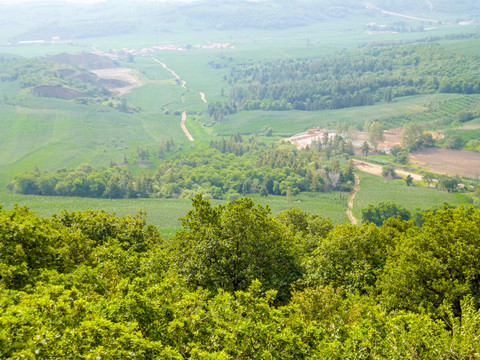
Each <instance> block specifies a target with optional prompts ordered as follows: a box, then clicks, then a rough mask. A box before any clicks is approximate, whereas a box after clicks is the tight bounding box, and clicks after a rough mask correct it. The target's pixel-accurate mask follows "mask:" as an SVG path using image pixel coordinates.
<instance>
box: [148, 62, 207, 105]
mask: <svg viewBox="0 0 480 360" xmlns="http://www.w3.org/2000/svg"><path fill="white" fill-rule="evenodd" d="M152 59H153V60H154V61H156V62H157V63H159V64H160V65H162V67H163V68H164V69H165V70H168V71H169V72H170V73H171V74H172V75H173V76H174V77H175V79H176V80H178V81H180V86H181V87H182V88H184V89H185V90H187V91H190V90H192V89H190V88H188V87H187V82H186V81H185V80H183V79H182V78H181V77H180V76H178V74H177V73H176V72H175V71H173V70H172V69H170V68H169V67H168V66H167V64H165V63H163V62H161V61H160V60H158V59H157V58H155V57H153V56H152ZM199 94H200V98H201V99H202V101H203V102H204V103H206V102H207V99H206V98H205V93H203V92H201V91H200V92H199Z"/></svg>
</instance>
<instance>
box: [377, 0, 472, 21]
mask: <svg viewBox="0 0 480 360" xmlns="http://www.w3.org/2000/svg"><path fill="white" fill-rule="evenodd" d="M368 2H369V3H372V4H374V5H376V6H378V7H381V8H384V9H385V10H390V11H399V12H401V11H420V12H422V13H429V12H442V13H449V14H460V13H464V14H470V15H471V16H473V17H475V16H479V15H480V2H479V1H478V0H456V1H451V0H420V1H419V0H402V1H398V0H371V1H368Z"/></svg>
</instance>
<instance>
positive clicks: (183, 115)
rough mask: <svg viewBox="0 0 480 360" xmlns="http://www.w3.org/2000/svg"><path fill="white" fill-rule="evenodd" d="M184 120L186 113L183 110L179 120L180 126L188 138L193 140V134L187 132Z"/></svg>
mask: <svg viewBox="0 0 480 360" xmlns="http://www.w3.org/2000/svg"><path fill="white" fill-rule="evenodd" d="M185 120H187V113H186V112H185V111H184V112H183V113H182V121H180V126H181V127H182V130H183V132H184V133H185V135H186V136H187V138H188V140H190V141H195V139H194V138H193V136H192V135H191V134H190V133H189V132H188V130H187V127H186V126H185Z"/></svg>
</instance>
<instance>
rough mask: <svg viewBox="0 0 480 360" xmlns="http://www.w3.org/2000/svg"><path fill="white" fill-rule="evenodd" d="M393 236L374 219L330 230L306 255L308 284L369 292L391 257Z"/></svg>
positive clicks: (354, 291)
mask: <svg viewBox="0 0 480 360" xmlns="http://www.w3.org/2000/svg"><path fill="white" fill-rule="evenodd" d="M390 242H391V239H390V236H386V234H385V233H383V232H382V230H381V229H380V228H378V227H377V226H376V225H375V224H372V223H364V224H362V226H356V225H352V224H343V225H340V226H337V227H336V228H335V229H334V230H332V231H330V232H329V233H328V235H327V237H326V238H325V239H324V240H323V241H321V242H320V244H319V246H318V247H317V248H316V249H315V250H314V251H313V252H312V254H311V255H310V256H307V257H306V259H305V263H304V267H305V276H304V278H305V283H306V284H307V285H308V286H332V287H333V288H335V289H336V288H339V287H343V288H344V289H345V290H346V291H347V292H350V293H356V292H365V291H366V289H367V288H369V287H371V286H373V285H374V284H375V281H376V273H377V271H378V270H380V269H382V268H383V266H384V264H385V261H386V259H387V253H388V251H387V247H388V246H391V243H390Z"/></svg>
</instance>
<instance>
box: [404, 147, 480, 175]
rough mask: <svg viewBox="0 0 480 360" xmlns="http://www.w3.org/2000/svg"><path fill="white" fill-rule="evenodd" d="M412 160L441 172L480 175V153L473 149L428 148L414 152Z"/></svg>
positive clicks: (433, 170)
mask: <svg viewBox="0 0 480 360" xmlns="http://www.w3.org/2000/svg"><path fill="white" fill-rule="evenodd" d="M411 162H412V163H414V164H417V165H419V166H421V167H424V168H427V169H429V170H431V171H432V172H435V173H439V174H446V175H452V176H454V175H460V176H465V177H469V178H477V177H479V176H480V154H479V153H476V152H473V151H466V150H449V149H443V148H437V147H433V148H427V149H423V150H420V151H416V152H414V153H412V154H411Z"/></svg>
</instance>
